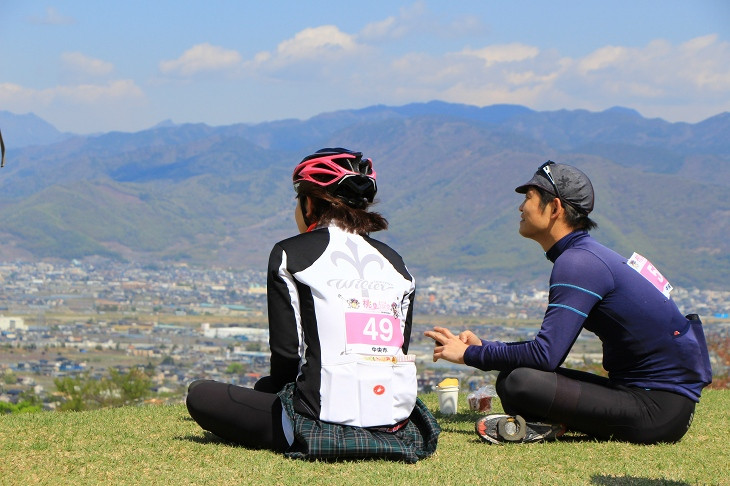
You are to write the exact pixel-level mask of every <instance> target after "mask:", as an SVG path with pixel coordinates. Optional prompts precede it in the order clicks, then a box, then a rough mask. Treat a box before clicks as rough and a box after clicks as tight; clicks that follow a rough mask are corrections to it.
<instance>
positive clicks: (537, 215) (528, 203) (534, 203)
mask: <svg viewBox="0 0 730 486" xmlns="http://www.w3.org/2000/svg"><path fill="white" fill-rule="evenodd" d="M550 208H551V205H550V204H547V205H545V206H544V207H543V208H540V193H539V192H537V191H536V190H535V189H534V188H532V187H531V188H529V189H528V190H527V192H526V193H525V200H524V201H522V204H520V207H519V211H520V234H521V235H522V236H524V237H525V238H530V239H533V240H537V241H540V240H541V237H543V236H544V235H546V234H547V233H548V232H549V228H550Z"/></svg>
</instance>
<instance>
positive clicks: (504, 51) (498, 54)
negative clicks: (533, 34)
mask: <svg viewBox="0 0 730 486" xmlns="http://www.w3.org/2000/svg"><path fill="white" fill-rule="evenodd" d="M461 54H462V55H464V56H473V57H477V58H479V59H481V60H482V61H484V64H485V65H486V66H487V67H489V66H492V65H494V64H498V63H505V62H517V61H525V60H527V59H534V58H536V57H537V56H538V54H540V49H538V48H537V47H534V46H528V45H525V44H519V43H512V44H504V45H493V46H487V47H484V48H482V49H477V50H474V49H468V48H467V49H464V50H463V51H461Z"/></svg>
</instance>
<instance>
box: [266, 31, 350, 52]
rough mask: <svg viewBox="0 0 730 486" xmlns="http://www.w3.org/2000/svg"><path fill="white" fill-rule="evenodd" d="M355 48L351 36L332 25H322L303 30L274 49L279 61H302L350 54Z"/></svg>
mask: <svg viewBox="0 0 730 486" xmlns="http://www.w3.org/2000/svg"><path fill="white" fill-rule="evenodd" d="M356 47H357V44H356V43H355V40H354V39H353V37H352V36H351V35H349V34H346V33H344V32H342V31H341V30H340V29H338V28H337V27H335V26H334V25H323V26H321V27H314V28H308V29H304V30H302V31H301V32H298V33H297V34H296V35H295V36H294V37H293V38H291V39H287V40H285V41H283V42H281V43H280V44H279V45H278V47H277V48H276V55H277V57H278V58H279V59H290V60H304V59H312V58H317V57H319V56H321V55H325V56H328V55H332V54H342V53H347V52H352V51H354V50H355V49H356Z"/></svg>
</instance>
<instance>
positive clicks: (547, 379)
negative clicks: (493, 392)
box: [497, 368, 555, 403]
mask: <svg viewBox="0 0 730 486" xmlns="http://www.w3.org/2000/svg"><path fill="white" fill-rule="evenodd" d="M551 382H552V383H553V386H554V382H555V374H554V373H551V372H547V371H540V370H536V369H532V368H515V369H514V370H512V371H509V372H502V373H500V374H499V377H498V387H497V392H498V393H499V396H500V398H502V399H503V400H505V399H506V400H508V401H509V402H512V403H519V402H521V401H522V400H528V399H532V398H533V397H534V396H535V395H536V394H539V395H542V394H543V393H541V392H542V391H544V389H545V387H546V386H550V383H551Z"/></svg>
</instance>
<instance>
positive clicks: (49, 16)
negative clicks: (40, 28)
mask: <svg viewBox="0 0 730 486" xmlns="http://www.w3.org/2000/svg"><path fill="white" fill-rule="evenodd" d="M28 20H29V21H30V22H31V23H32V24H41V25H72V24H75V23H76V19H74V18H73V17H68V16H66V15H63V14H61V13H60V12H59V11H58V10H56V9H55V8H53V7H47V8H46V13H45V15H41V16H33V17H31V18H29V19H28Z"/></svg>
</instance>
